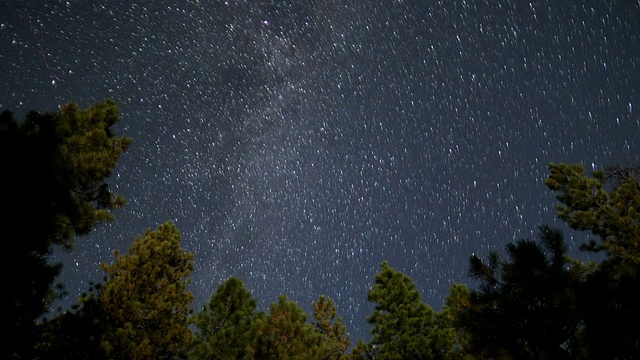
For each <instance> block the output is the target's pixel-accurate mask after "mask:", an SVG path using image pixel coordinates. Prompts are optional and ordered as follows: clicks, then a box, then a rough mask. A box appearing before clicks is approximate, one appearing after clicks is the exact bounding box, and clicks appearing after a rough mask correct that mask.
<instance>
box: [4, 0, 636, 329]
mask: <svg viewBox="0 0 640 360" xmlns="http://www.w3.org/2000/svg"><path fill="white" fill-rule="evenodd" d="M638 19H640V1H632V0H612V1H595V0H582V1H579V0H576V1H550V0H549V1H547V0H540V1H531V2H524V1H499V0H498V1H493V0H492V1H461V0H447V1H430V0H420V1H417V0H416V1H410V0H394V1H392V0H389V1H368V0H363V1H338V0H326V1H325V0H312V1H292V0H289V1H275V0H274V1H270V2H269V1H248V0H247V1H232V0H229V1H218V0H214V1H179V2H172V1H163V0H157V1H153V2H146V1H108V2H92V1H72V0H70V1H67V2H58V1H21V0H8V1H2V2H1V3H0V48H1V49H2V51H1V52H0V73H1V74H2V81H3V86H2V87H1V88H0V110H5V109H10V110H12V111H13V112H14V113H16V114H17V115H23V114H24V113H25V112H26V111H27V110H30V109H37V110H43V111H44V110H48V111H54V110H56V109H57V106H58V104H59V99H58V95H57V93H59V94H60V98H61V99H62V101H74V102H77V103H79V104H80V105H82V106H87V105H89V104H90V103H92V102H95V101H100V100H102V99H104V98H107V97H110V98H113V99H114V100H115V101H116V102H117V103H118V104H119V106H120V109H121V115H122V122H121V124H120V125H119V126H118V131H119V133H120V134H124V135H127V136H130V137H132V138H133V139H134V144H133V146H132V147H131V148H130V150H129V151H128V152H127V153H126V154H125V155H124V156H123V157H122V159H121V161H120V163H119V165H118V167H117V169H116V171H115V172H114V174H113V178H112V179H111V180H110V182H111V183H112V184H113V188H114V189H116V190H117V191H119V192H120V193H122V194H123V195H125V196H126V197H127V198H128V199H129V204H128V205H127V207H126V208H125V209H123V210H120V211H118V212H117V213H116V217H117V220H116V221H115V222H113V223H110V224H108V225H106V226H100V227H99V228H98V229H97V230H96V231H95V232H94V234H92V235H91V236H89V237H85V238H81V239H79V240H78V244H77V247H76V248H75V250H73V251H72V252H70V253H68V254H63V253H56V256H55V258H56V259H58V260H60V261H63V262H64V271H63V273H62V276H61V278H60V280H61V281H63V282H64V283H65V284H66V285H67V287H68V289H69V291H70V295H69V299H67V300H66V301H65V302H64V303H66V304H69V303H71V302H74V301H75V298H76V297H77V295H78V294H79V293H80V292H81V291H83V290H86V288H87V283H88V281H89V280H90V279H100V278H101V273H100V270H99V263H100V262H110V261H111V260H112V259H113V257H112V252H113V250H115V249H121V250H123V251H126V250H127V249H128V247H129V246H130V244H131V243H132V241H133V239H134V237H135V236H136V235H137V234H140V233H142V232H143V231H144V230H145V229H147V228H155V227H157V225H159V224H160V223H162V222H164V221H165V220H172V221H175V222H176V223H177V225H178V227H179V228H180V229H181V230H182V233H183V246H184V247H185V248H186V249H187V250H189V251H192V252H194V253H195V255H196V258H195V261H196V269H195V271H194V272H193V274H192V279H193V283H192V288H191V290H192V291H193V292H194V294H195V295H196V303H195V306H196V307H199V306H200V305H202V304H204V303H205V302H206V301H208V299H209V297H210V296H211V295H212V294H213V292H214V291H215V289H216V288H217V286H218V285H219V284H220V283H221V282H222V281H224V280H225V279H226V278H228V277H229V276H238V277H240V278H242V279H243V280H244V281H245V284H246V286H247V287H248V288H249V289H250V290H251V292H252V293H253V295H254V296H255V297H257V298H258V299H259V301H260V307H261V308H263V309H266V307H267V306H268V304H269V303H270V302H272V301H275V300H276V297H277V295H279V294H285V295H287V296H289V297H290V298H291V299H293V300H296V301H297V302H298V303H299V304H300V305H301V306H302V307H303V308H305V310H307V311H309V310H310V307H311V301H314V300H316V299H317V297H318V296H319V295H321V294H325V295H328V296H329V297H331V298H333V299H335V300H336V302H337V305H338V312H339V314H340V315H341V316H343V317H344V318H345V320H346V321H347V326H348V330H349V331H350V332H351V333H352V335H353V337H354V338H355V339H357V338H359V337H364V336H367V334H368V326H367V325H366V324H365V317H366V315H368V314H369V313H370V311H371V309H372V307H371V305H370V304H368V303H367V301H366V298H367V295H366V293H367V288H368V287H369V286H371V285H372V282H373V278H374V276H375V272H376V271H377V270H378V266H379V264H380V262H381V261H383V260H388V261H389V262H390V264H391V265H392V266H393V267H395V268H397V269H399V270H402V271H403V272H405V273H406V274H408V275H410V276H411V277H412V278H413V279H414V280H415V281H416V283H417V284H418V286H419V288H420V289H421V291H422V294H423V299H424V300H425V301H426V302H427V303H428V304H429V305H431V306H433V307H434V308H436V309H439V308H440V306H441V304H442V301H443V300H444V298H445V297H446V295H447V294H448V289H449V286H450V285H451V284H452V283H453V282H469V279H468V278H467V261H468V257H469V255H470V254H472V253H476V254H481V255H486V254H487V253H488V251H489V250H491V249H498V250H501V249H502V248H503V246H504V245H505V244H506V243H508V242H510V241H512V240H514V239H516V238H523V237H531V236H532V235H534V234H535V233H536V228H537V226H538V225H540V224H543V223H548V224H551V225H554V224H555V225H559V224H558V223H557V222H556V221H555V219H554V206H555V200H554V194H553V193H551V192H550V191H548V190H547V189H546V187H545V186H544V184H543V180H544V178H545V176H546V174H547V172H546V164H548V163H549V162H570V163H574V162H581V163H583V164H585V165H586V166H587V167H588V168H592V167H595V168H603V167H606V166H609V165H614V164H618V163H619V164H629V165H638V164H640V155H639V153H638V146H639V145H640V116H639V115H638V114H639V112H640V109H635V108H634V107H635V106H638V103H639V102H640V101H639V99H638V96H639V94H638V91H639V88H640V76H639V74H640V71H639V70H640V22H639V21H640V20H638ZM41 49H42V53H44V55H45V57H46V62H45V60H44V59H43V56H42V53H41ZM50 75H51V76H53V80H54V81H55V84H52V79H51V78H50ZM568 237H569V238H570V239H571V242H572V248H573V249H574V251H576V250H575V249H576V248H577V246H576V245H577V244H578V243H580V242H582V241H583V240H584V239H585V236H584V234H575V233H568Z"/></svg>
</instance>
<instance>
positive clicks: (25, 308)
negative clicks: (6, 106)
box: [0, 100, 130, 357]
mask: <svg viewBox="0 0 640 360" xmlns="http://www.w3.org/2000/svg"><path fill="white" fill-rule="evenodd" d="M118 121H119V113H118V108H117V106H116V105H115V103H114V102H113V101H111V100H107V101H104V102H101V103H97V104H94V105H92V106H91V107H89V108H88V109H82V108H79V107H78V106H77V105H75V104H66V105H64V106H63V107H62V109H61V110H60V111H59V112H49V113H38V112H35V111H32V112H29V113H28V114H27V115H26V118H25V119H24V120H23V121H19V120H16V119H14V118H13V115H12V114H11V113H10V112H8V111H5V112H3V113H2V114H1V115H0V168H1V169H2V176H1V177H0V202H1V203H0V226H2V229H3V245H4V246H5V248H4V250H3V251H2V255H0V256H1V258H0V264H1V265H0V266H2V268H0V273H1V274H2V275H1V276H2V281H3V284H4V285H5V287H6V288H7V289H10V291H8V292H7V294H6V295H5V296H3V304H2V306H1V308H2V311H3V314H2V325H1V326H2V328H1V330H2V333H3V334H5V335H4V336H5V341H6V344H7V346H6V347H3V349H2V350H1V351H2V353H0V357H10V356H21V357H29V356H30V355H29V351H30V349H31V347H32V340H33V338H34V336H33V331H34V329H35V325H34V322H35V320H36V319H37V318H38V317H40V316H41V315H42V314H43V313H44V312H45V311H46V309H47V307H48V305H49V304H50V302H51V300H52V299H53V298H54V296H55V294H56V291H54V289H53V288H52V285H53V282H54V279H55V277H56V276H57V275H58V273H59V270H60V266H59V265H51V264H48V263H47V259H48V256H49V254H50V251H51V247H52V246H53V245H62V246H64V247H66V248H70V247H72V245H73V243H74V241H75V238H76V236H79V235H84V234H87V233H89V232H90V231H91V230H92V229H93V228H94V226H95V225H97V224H99V223H101V222H104V221H106V220H110V219H111V218H112V217H113V215H112V214H111V210H112V209H114V208H117V207H119V206H121V205H123V204H124V199H123V198H122V197H120V196H117V195H115V194H113V193H112V192H111V191H110V190H109V187H108V184H107V183H106V179H107V178H108V177H109V176H110V175H111V172H112V170H113V168H114V167H115V165H116V162H117V160H118V159H119V157H120V155H121V154H122V152H124V151H125V150H126V149H127V147H128V145H129V143H130V140H129V139H128V138H124V137H119V136H116V135H115V133H114V131H113V129H112V128H113V126H114V125H115V124H117V123H118Z"/></svg>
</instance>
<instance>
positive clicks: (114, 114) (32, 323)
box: [0, 100, 640, 360]
mask: <svg viewBox="0 0 640 360" xmlns="http://www.w3.org/2000/svg"><path fill="white" fill-rule="evenodd" d="M118 121H119V111H118V108H117V106H116V104H115V103H114V102H113V101H111V100H105V101H103V102H99V103H96V104H93V105H91V106H90V107H88V108H86V109H83V108H80V107H78V106H77V105H75V104H66V105H64V106H63V107H62V108H61V109H60V111H58V112H46V113H40V112H35V111H32V112H29V113H28V114H27V115H26V117H25V118H24V119H22V120H17V119H15V118H14V117H13V115H12V114H11V113H10V112H8V111H5V112H3V113H2V114H1V115H0V167H1V168H2V170H3V173H2V176H1V177H0V189H2V190H1V191H2V195H1V196H0V199H1V200H0V201H2V206H1V207H0V209H1V210H0V211H1V212H2V213H1V214H0V225H1V226H2V229H3V230H4V231H3V233H2V234H3V235H2V237H3V245H4V251H2V252H1V255H0V256H2V259H0V260H1V261H0V264H1V265H0V266H2V269H1V271H0V274H1V275H0V276H2V281H3V284H4V288H5V289H6V290H5V292H4V294H3V296H2V299H3V300H2V301H3V302H4V304H2V305H3V306H2V307H1V309H2V322H1V324H2V325H0V326H1V327H2V334H3V335H2V338H3V341H2V346H1V350H0V351H1V352H0V356H1V357H2V358H7V359H87V358H93V359H350V360H356V359H383V360H384V359H390V360H391V359H393V360H395V359H635V358H639V357H640V327H638V324H640V311H639V310H638V309H639V307H638V304H640V295H638V294H639V293H640V292H639V291H637V289H638V288H640V286H639V285H640V281H639V279H640V277H639V273H640V272H639V270H640V253H639V249H640V168H632V167H625V166H614V167H612V168H609V169H607V170H605V171H593V172H591V173H590V174H587V173H586V172H585V169H584V167H583V166H581V165H579V164H553V163H552V164H549V165H548V170H549V173H548V176H547V178H546V179H545V184H546V185H547V187H548V188H549V189H550V190H552V191H554V192H556V193H557V200H558V204H557V207H556V208H557V216H558V218H559V219H561V220H562V221H564V222H566V223H567V224H568V225H569V227H570V228H571V229H573V230H575V231H580V232H581V233H580V234H587V236H588V237H589V238H590V240H589V241H588V242H586V243H585V244H584V245H582V247H581V250H583V251H586V252H592V253H598V254H599V256H597V259H598V260H593V261H590V262H587V263H585V262H581V261H578V260H577V259H574V258H571V257H570V256H568V254H567V244H566V242H565V240H564V235H563V233H562V231H561V230H559V229H555V228H551V227H549V226H545V225H542V226H540V227H539V233H538V237H537V238H535V239H520V240H517V241H514V242H512V243H509V244H508V245H507V246H506V248H505V249H504V251H503V252H501V253H499V252H497V251H494V252H491V253H490V254H489V255H488V257H487V258H486V259H481V258H480V257H477V256H475V255H473V256H471V257H470V258H469V275H470V277H471V278H472V279H474V286H469V285H465V284H454V285H453V286H452V287H451V289H450V294H449V296H448V297H447V298H446V299H445V301H444V305H443V307H442V309H441V310H440V311H435V310H434V309H432V308H431V307H430V306H428V305H427V304H425V303H424V302H423V301H422V300H421V295H420V293H419V291H418V289H417V287H416V284H415V283H414V282H413V280H412V279H411V278H410V277H409V276H407V275H405V274H403V273H402V272H400V271H398V270H395V269H394V268H393V267H391V265H390V264H389V263H388V262H383V263H382V264H381V265H380V269H379V271H378V273H377V274H376V276H375V280H374V283H373V284H371V287H370V289H369V291H368V301H370V302H371V303H373V304H374V305H375V307H374V310H373V312H372V313H371V314H370V316H369V317H368V318H367V322H368V324H369V325H370V331H371V339H370V340H369V341H363V340H362V339H359V340H358V341H352V339H351V338H350V336H349V333H348V330H347V328H346V326H345V324H344V323H343V321H342V319H341V317H339V316H338V314H337V309H336V306H335V304H334V302H333V300H332V299H330V298H328V297H325V296H319V298H318V300H317V301H315V302H313V304H312V310H313V314H311V316H308V315H307V314H306V313H305V312H304V311H303V310H302V308H301V307H300V306H298V305H297V304H296V303H295V302H293V301H291V300H289V299H288V298H287V297H286V296H284V295H281V296H280V297H278V298H277V299H276V301H274V302H273V303H272V304H271V306H270V307H269V309H267V310H266V311H258V310H257V309H256V303H257V302H256V299H255V298H253V297H252V295H251V293H250V292H249V290H248V289H246V288H245V286H244V284H243V282H242V280H241V279H238V278H234V277H232V278H229V279H228V280H226V281H225V282H224V283H223V284H221V285H220V287H219V288H218V289H217V290H216V292H215V293H214V294H212V296H211V298H210V301H209V302H208V303H207V304H206V305H204V306H203V307H202V308H201V309H198V310H197V311H196V310H194V309H192V306H191V303H192V301H193V295H192V294H191V293H190V292H189V291H188V290H187V287H188V284H189V282H190V273H191V271H192V269H193V266H194V264H193V261H194V260H193V254H190V253H188V252H186V251H185V250H184V249H182V247H181V245H180V231H179V229H178V228H177V227H176V226H175V224H173V223H170V222H166V223H164V224H162V225H160V226H159V227H158V228H157V229H155V230H151V229H149V230H147V231H146V232H145V233H144V234H142V235H140V236H138V237H137V238H136V239H135V241H134V242H133V244H132V245H131V247H130V249H129V250H128V252H126V253H120V252H116V254H115V260H114V261H113V263H111V264H102V269H103V270H104V273H105V277H104V279H103V280H102V282H100V283H95V284H92V285H91V286H90V288H89V289H87V291H86V292H85V293H84V294H82V296H81V297H80V299H79V300H78V303H77V304H75V305H74V306H72V307H71V308H70V309H67V310H66V311H63V312H58V313H50V312H49V310H48V309H49V307H50V305H51V303H52V301H53V300H55V299H56V298H57V297H60V296H63V295H64V291H63V287H62V286H61V285H59V284H57V283H56V277H57V276H58V274H59V272H60V266H61V265H59V264H50V263H49V260H50V259H49V257H50V254H51V251H52V249H53V247H55V246H63V247H65V248H68V249H71V248H72V247H73V245H74V242H75V241H76V239H77V238H78V237H81V236H82V235H85V234H88V233H89V232H90V231H91V230H92V229H94V228H95V227H96V226H98V225H99V224H101V223H104V222H106V221H110V220H112V219H113V211H114V210H115V209H117V208H119V207H121V206H124V205H125V203H126V201H125V199H124V198H122V197H121V196H119V195H117V194H115V193H113V192H112V191H111V189H110V188H109V185H108V183H107V180H108V178H109V176H110V175H111V171H112V170H113V168H114V167H115V165H116V163H117V161H118V159H119V157H120V156H121V154H122V153H123V152H125V151H126V150H127V148H128V146H129V144H130V143H131V139H129V138H126V137H123V136H118V135H117V134H115V132H114V131H113V126H114V125H115V124H116V123H118Z"/></svg>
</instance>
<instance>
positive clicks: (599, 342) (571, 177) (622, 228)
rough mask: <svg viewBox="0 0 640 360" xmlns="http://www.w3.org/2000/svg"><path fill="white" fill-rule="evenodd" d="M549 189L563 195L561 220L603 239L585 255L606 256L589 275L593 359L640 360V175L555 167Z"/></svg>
mask: <svg viewBox="0 0 640 360" xmlns="http://www.w3.org/2000/svg"><path fill="white" fill-rule="evenodd" d="M549 171H550V175H549V177H548V178H547V179H546V181H545V183H546V184H547V186H548V187H549V188H550V189H551V190H554V191H556V192H558V193H559V194H558V196H557V198H558V200H559V201H560V204H559V205H558V206H557V210H558V217H559V218H560V219H562V220H564V221H566V222H567V224H569V226H570V227H572V228H574V229H576V230H582V231H588V232H590V233H591V234H593V235H595V236H596V237H597V239H592V240H590V241H589V242H588V243H587V244H585V245H584V246H583V247H582V249H583V250H587V251H594V252H601V253H604V255H605V259H604V261H602V262H601V263H597V264H591V265H590V266H588V267H585V271H586V273H587V274H588V277H587V281H586V286H585V290H584V293H583V298H582V301H581V304H582V305H583V306H584V307H585V318H584V323H585V326H586V335H585V336H586V339H585V341H584V343H585V344H586V346H587V354H588V356H589V357H592V358H599V359H614V358H618V359H623V358H634V357H637V355H638V354H640V328H639V327H638V324H640V311H639V309H638V304H639V303H640V295H639V294H640V292H639V291H637V290H638V289H639V288H640V180H639V177H640V176H639V175H640V169H638V168H631V167H622V166H616V167H613V168H610V169H607V171H593V172H592V174H591V176H588V175H586V173H585V171H584V168H583V167H582V166H581V165H568V164H550V165H549Z"/></svg>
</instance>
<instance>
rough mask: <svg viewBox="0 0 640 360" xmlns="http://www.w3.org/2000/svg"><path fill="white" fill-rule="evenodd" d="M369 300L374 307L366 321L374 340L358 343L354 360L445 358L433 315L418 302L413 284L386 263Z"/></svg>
mask: <svg viewBox="0 0 640 360" xmlns="http://www.w3.org/2000/svg"><path fill="white" fill-rule="evenodd" d="M380 267H381V270H380V272H379V273H378V274H376V278H375V284H374V286H373V288H371V289H370V290H369V294H368V299H369V301H371V302H374V303H375V304H376V306H375V309H374V311H373V313H372V314H371V315H370V316H369V317H368V318H367V322H368V323H369V324H371V325H372V328H371V334H372V335H373V338H372V339H371V341H370V342H369V343H364V342H362V341H360V342H359V343H358V344H357V345H356V347H355V348H354V350H353V351H352V355H353V357H354V358H365V359H367V358H368V359H380V360H387V359H393V360H396V359H397V360H402V359H407V360H409V359H412V360H417V359H436V358H439V357H442V356H444V354H446V351H447V349H446V348H440V347H439V346H440V345H441V344H442V341H441V340H440V339H438V338H437V337H436V335H437V334H438V333H437V330H438V329H437V324H436V319H435V312H434V311H433V309H431V307H429V306H428V305H427V304H425V303H423V302H422V300H421V296H420V292H419V291H418V289H416V286H415V284H414V282H413V280H412V279H411V278H410V277H408V276H407V275H405V274H403V273H401V272H400V271H397V270H395V269H393V268H392V267H391V266H389V263H388V262H386V261H385V262H383V263H382V264H381V266H380Z"/></svg>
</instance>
